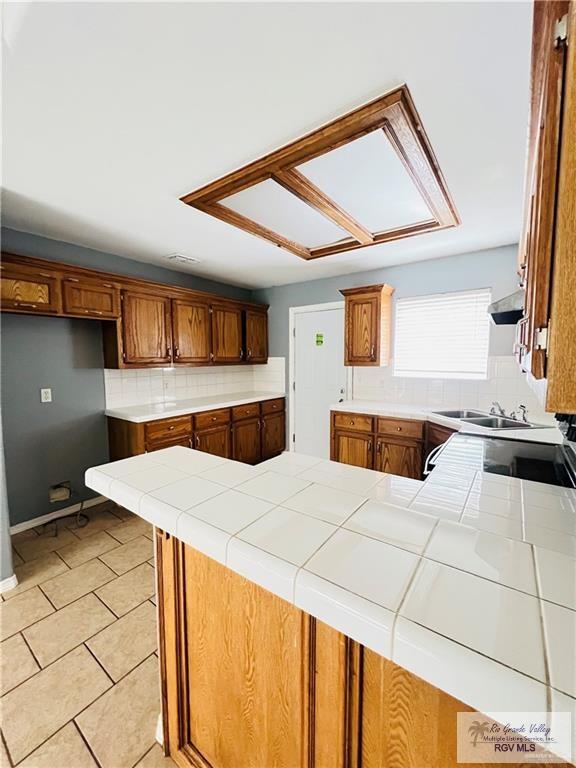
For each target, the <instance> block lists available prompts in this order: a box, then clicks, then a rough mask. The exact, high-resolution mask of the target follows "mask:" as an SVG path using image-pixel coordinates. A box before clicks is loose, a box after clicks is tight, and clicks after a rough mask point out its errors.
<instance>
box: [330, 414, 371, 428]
mask: <svg viewBox="0 0 576 768" xmlns="http://www.w3.org/2000/svg"><path fill="white" fill-rule="evenodd" d="M334 427H335V428H336V429H347V430H352V431H354V432H372V431H373V429H374V419H373V418H372V416H364V415H363V414H361V413H335V414H334Z"/></svg>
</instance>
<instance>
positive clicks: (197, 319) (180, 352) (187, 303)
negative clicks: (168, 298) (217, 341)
mask: <svg viewBox="0 0 576 768" xmlns="http://www.w3.org/2000/svg"><path fill="white" fill-rule="evenodd" d="M172 334H173V340H174V362H175V363H195V364H198V363H203V364H205V365H209V364H210V361H211V352H212V344H211V328H210V306H209V304H208V302H206V301H202V300H198V301H196V300H184V299H174V300H173V301H172Z"/></svg>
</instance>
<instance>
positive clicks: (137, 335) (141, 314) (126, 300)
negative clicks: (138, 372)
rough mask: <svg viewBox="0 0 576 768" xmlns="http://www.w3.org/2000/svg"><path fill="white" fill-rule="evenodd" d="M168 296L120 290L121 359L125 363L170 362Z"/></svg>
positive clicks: (170, 339) (167, 363)
mask: <svg viewBox="0 0 576 768" xmlns="http://www.w3.org/2000/svg"><path fill="white" fill-rule="evenodd" d="M170 319H171V316H170V299H168V298H165V297H163V296H154V295H153V294H151V293H137V292H135V291H122V343H123V348H122V360H123V362H124V363H126V364H132V365H143V364H146V363H154V364H159V363H164V364H166V365H169V364H170V363H171V362H172V333H171V322H170Z"/></svg>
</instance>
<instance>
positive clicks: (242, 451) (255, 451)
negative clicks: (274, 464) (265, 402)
mask: <svg viewBox="0 0 576 768" xmlns="http://www.w3.org/2000/svg"><path fill="white" fill-rule="evenodd" d="M232 458H233V459H234V460H235V461H242V462H244V463H245V464H257V463H258V462H259V461H260V458H261V448H260V418H259V417H258V418H252V419H243V420H242V421H237V422H234V423H233V425H232Z"/></svg>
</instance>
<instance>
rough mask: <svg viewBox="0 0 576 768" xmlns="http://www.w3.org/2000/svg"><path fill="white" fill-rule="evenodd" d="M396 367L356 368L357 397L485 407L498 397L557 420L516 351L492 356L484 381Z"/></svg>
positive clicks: (509, 407) (544, 419)
mask: <svg viewBox="0 0 576 768" xmlns="http://www.w3.org/2000/svg"><path fill="white" fill-rule="evenodd" d="M393 370H394V366H393V364H392V362H391V363H390V365H388V366H387V367H385V368H354V369H353V395H352V397H353V399H354V400H380V401H384V402H389V403H402V404H406V405H408V404H414V405H421V406H430V407H442V408H478V409H480V410H484V411H485V410H489V409H490V407H491V406H492V403H493V402H494V401H495V400H497V401H498V402H499V403H500V404H501V405H502V407H503V408H504V409H505V410H506V412H507V413H510V412H511V411H513V410H515V409H517V408H518V405H519V404H523V405H525V406H526V407H527V409H528V418H529V419H530V420H531V421H535V422H537V423H542V424H555V422H554V416H553V415H552V414H550V413H546V412H545V411H544V408H543V406H542V404H541V401H540V400H539V398H538V397H537V395H536V394H535V392H534V391H533V389H532V388H531V387H530V386H529V384H528V382H527V380H526V376H525V374H523V373H522V371H521V370H520V368H519V366H518V363H517V362H516V359H515V358H514V357H513V356H512V355H501V356H496V355H495V356H491V357H489V358H488V378H487V379H485V380H482V381H477V380H474V381H467V380H463V379H462V380H461V379H412V378H402V377H399V376H394V375H393Z"/></svg>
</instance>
